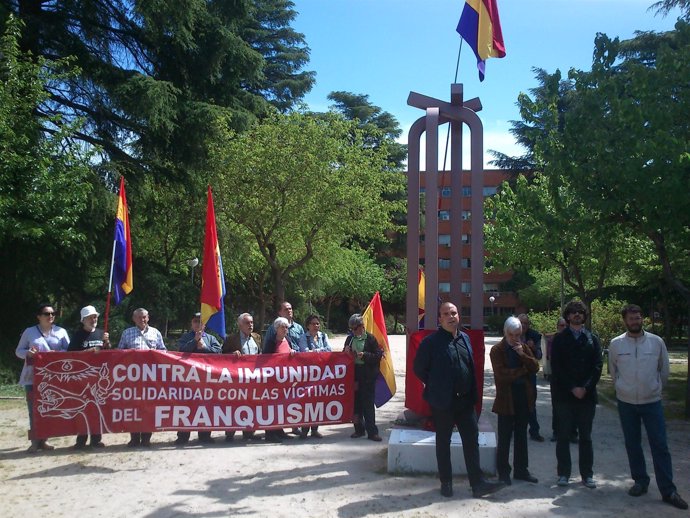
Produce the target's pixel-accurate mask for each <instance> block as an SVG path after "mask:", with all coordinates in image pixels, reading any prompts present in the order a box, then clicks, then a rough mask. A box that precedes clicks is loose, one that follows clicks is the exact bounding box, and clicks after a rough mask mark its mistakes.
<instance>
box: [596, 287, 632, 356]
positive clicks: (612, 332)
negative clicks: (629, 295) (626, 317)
mask: <svg viewBox="0 0 690 518" xmlns="http://www.w3.org/2000/svg"><path fill="white" fill-rule="evenodd" d="M623 305H624V304H623V302H621V301H620V300H615V299H612V300H607V301H605V302H602V301H599V300H595V301H594V302H593V303H592V331H594V332H595V333H596V334H597V336H598V337H599V341H600V342H601V346H602V347H603V348H607V347H608V346H609V343H611V340H612V339H613V338H615V337H616V336H618V335H619V334H621V333H622V332H624V331H625V326H624V325H623V319H622V318H621V308H622V307H623Z"/></svg>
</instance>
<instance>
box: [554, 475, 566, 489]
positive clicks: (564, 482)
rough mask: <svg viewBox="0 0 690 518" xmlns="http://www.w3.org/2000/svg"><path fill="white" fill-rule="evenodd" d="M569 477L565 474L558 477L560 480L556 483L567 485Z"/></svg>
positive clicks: (562, 485) (561, 485)
mask: <svg viewBox="0 0 690 518" xmlns="http://www.w3.org/2000/svg"><path fill="white" fill-rule="evenodd" d="M568 479H569V477H566V476H565V475H563V476H562V477H558V482H556V484H558V486H559V487H566V486H567V485H568V483H569V480H568Z"/></svg>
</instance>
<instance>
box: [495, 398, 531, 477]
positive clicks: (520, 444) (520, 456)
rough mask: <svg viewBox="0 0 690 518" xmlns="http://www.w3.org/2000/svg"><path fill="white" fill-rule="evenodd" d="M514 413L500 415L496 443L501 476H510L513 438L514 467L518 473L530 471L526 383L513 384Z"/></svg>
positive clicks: (497, 468)
mask: <svg viewBox="0 0 690 518" xmlns="http://www.w3.org/2000/svg"><path fill="white" fill-rule="evenodd" d="M510 390H511V391H512V393H513V410H514V411H515V414H514V415H499V416H498V441H497V445H496V470H497V471H498V476H499V477H507V476H510V471H511V467H510V462H508V457H509V454H510V442H511V439H513V467H514V468H515V474H516V475H525V474H526V473H527V472H528V469H527V466H528V455H527V423H528V421H529V407H528V406H527V393H526V392H525V387H524V385H518V386H511V389H510Z"/></svg>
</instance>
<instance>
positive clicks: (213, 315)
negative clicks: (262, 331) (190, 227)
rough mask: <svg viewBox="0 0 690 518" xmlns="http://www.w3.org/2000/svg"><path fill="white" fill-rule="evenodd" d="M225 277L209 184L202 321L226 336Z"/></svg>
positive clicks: (202, 280)
mask: <svg viewBox="0 0 690 518" xmlns="http://www.w3.org/2000/svg"><path fill="white" fill-rule="evenodd" d="M224 297H225V277H224V275H223V262H222V261H221V259H220V248H219V247H218V233H217V232H216V211H215V210H214V209H213V195H212V194H211V186H210V185H209V186H208V195H207V201H206V236H205V238H204V263H203V265H202V270H201V323H202V324H204V325H205V326H206V328H207V329H210V330H211V331H215V332H216V333H218V335H219V336H220V337H221V338H225V308H224V307H223V298H224Z"/></svg>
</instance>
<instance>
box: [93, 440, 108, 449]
mask: <svg viewBox="0 0 690 518" xmlns="http://www.w3.org/2000/svg"><path fill="white" fill-rule="evenodd" d="M91 447H92V448H98V449H100V448H105V444H103V443H102V442H100V441H98V442H93V441H91Z"/></svg>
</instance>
